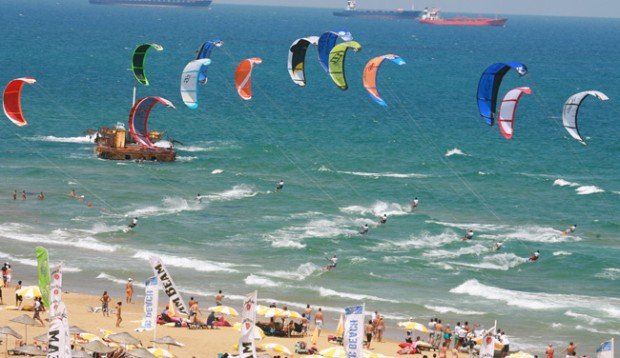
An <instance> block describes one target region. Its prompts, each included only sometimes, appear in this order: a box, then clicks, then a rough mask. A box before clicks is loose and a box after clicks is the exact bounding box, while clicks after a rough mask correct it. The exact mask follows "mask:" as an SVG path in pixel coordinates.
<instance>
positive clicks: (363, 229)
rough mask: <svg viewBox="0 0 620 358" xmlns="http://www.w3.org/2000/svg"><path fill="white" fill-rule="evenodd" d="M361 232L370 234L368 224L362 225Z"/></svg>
mask: <svg viewBox="0 0 620 358" xmlns="http://www.w3.org/2000/svg"><path fill="white" fill-rule="evenodd" d="M359 233H360V234H361V235H366V234H368V224H364V226H362V227H361V228H360V231H359Z"/></svg>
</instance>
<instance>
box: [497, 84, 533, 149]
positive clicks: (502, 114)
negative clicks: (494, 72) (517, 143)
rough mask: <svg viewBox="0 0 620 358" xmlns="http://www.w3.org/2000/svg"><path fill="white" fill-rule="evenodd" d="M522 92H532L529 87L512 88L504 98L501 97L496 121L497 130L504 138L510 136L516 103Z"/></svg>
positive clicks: (512, 129)
mask: <svg viewBox="0 0 620 358" xmlns="http://www.w3.org/2000/svg"><path fill="white" fill-rule="evenodd" d="M524 94H532V90H531V89H530V88H529V87H518V88H513V89H511V90H510V91H508V93H506V95H505V96H504V99H502V104H501V105H500V107H499V119H498V120H497V121H498V126H499V131H500V132H501V133H502V135H503V136H504V137H505V138H506V139H510V138H512V133H513V131H514V124H515V113H516V112H517V105H518V104H519V101H520V100H521V96H523V95H524Z"/></svg>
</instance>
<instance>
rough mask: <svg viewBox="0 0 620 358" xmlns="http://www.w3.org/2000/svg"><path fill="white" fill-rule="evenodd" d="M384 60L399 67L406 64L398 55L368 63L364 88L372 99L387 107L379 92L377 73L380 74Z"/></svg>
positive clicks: (381, 57) (386, 56)
mask: <svg viewBox="0 0 620 358" xmlns="http://www.w3.org/2000/svg"><path fill="white" fill-rule="evenodd" d="M384 60H390V61H392V62H394V63H395V64H397V65H399V66H401V65H404V64H405V60H403V59H402V58H401V57H400V56H398V55H393V54H387V55H383V56H379V57H375V58H373V59H372V60H370V61H368V63H367V64H366V67H364V73H363V74H362V81H363V83H364V88H366V91H368V94H369V95H370V98H372V100H373V101H375V102H377V103H378V104H380V105H382V106H387V103H385V101H384V100H383V98H381V96H380V95H379V91H378V90H377V73H378V72H379V67H381V64H382V63H383V61H384Z"/></svg>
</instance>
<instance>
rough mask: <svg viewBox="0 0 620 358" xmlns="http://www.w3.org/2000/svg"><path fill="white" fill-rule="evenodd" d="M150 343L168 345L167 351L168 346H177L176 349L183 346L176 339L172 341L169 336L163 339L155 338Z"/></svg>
mask: <svg viewBox="0 0 620 358" xmlns="http://www.w3.org/2000/svg"><path fill="white" fill-rule="evenodd" d="M151 342H153V343H157V344H166V345H168V349H170V346H177V347H183V346H185V345H184V344H183V343H181V342H179V341H177V340H176V339H174V338H172V337H170V336H164V337H160V338H156V339H153V340H151Z"/></svg>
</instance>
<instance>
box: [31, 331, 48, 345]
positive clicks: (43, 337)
mask: <svg viewBox="0 0 620 358" xmlns="http://www.w3.org/2000/svg"><path fill="white" fill-rule="evenodd" d="M33 339H34V340H35V341H39V342H43V343H47V342H48V341H49V336H48V335H47V333H43V334H40V335H38V336H36V337H34V338H33Z"/></svg>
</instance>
